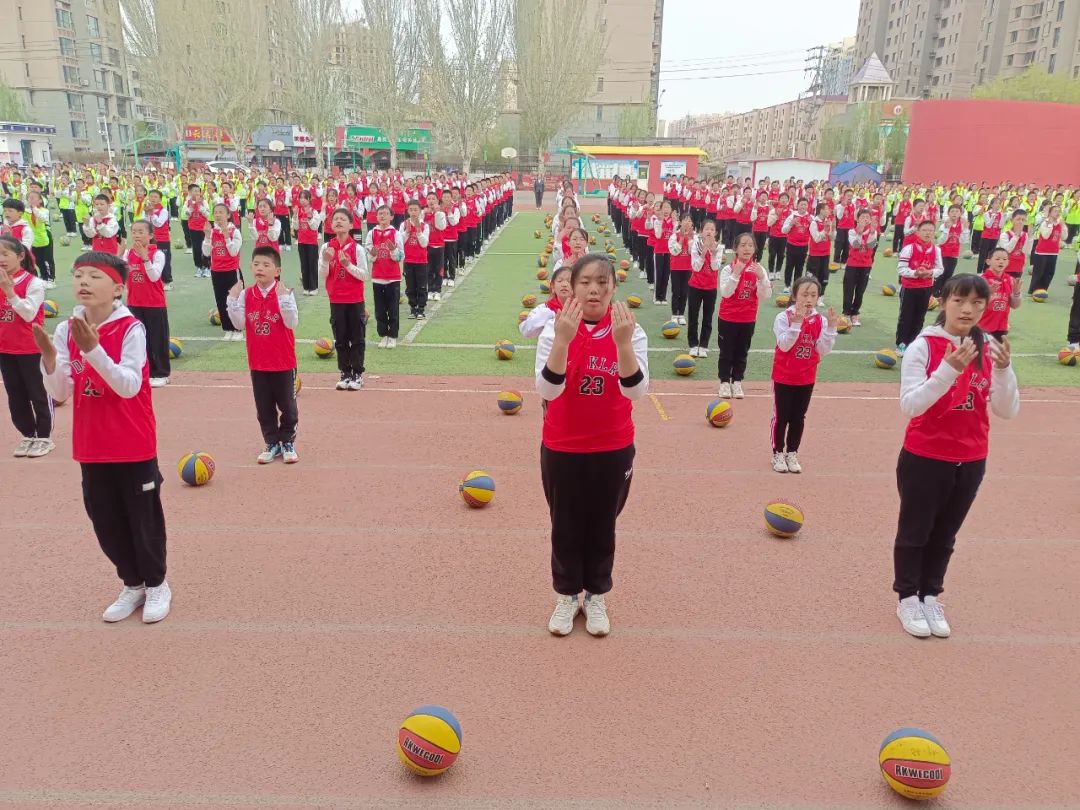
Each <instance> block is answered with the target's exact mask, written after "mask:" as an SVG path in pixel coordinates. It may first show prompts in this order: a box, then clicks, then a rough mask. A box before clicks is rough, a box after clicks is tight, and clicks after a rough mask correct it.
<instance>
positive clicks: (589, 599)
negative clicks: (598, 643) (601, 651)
mask: <svg viewBox="0 0 1080 810" xmlns="http://www.w3.org/2000/svg"><path fill="white" fill-rule="evenodd" d="M584 611H585V629H586V630H587V631H588V633H589V635H590V636H606V635H607V634H608V633H610V632H611V622H610V621H608V615H607V603H606V602H604V595H603V594H599V593H594V594H589V595H588V596H586V597H585V607H584Z"/></svg>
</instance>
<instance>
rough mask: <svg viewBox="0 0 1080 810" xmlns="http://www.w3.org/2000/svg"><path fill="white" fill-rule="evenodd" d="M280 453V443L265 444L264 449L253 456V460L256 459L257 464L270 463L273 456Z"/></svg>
mask: <svg viewBox="0 0 1080 810" xmlns="http://www.w3.org/2000/svg"><path fill="white" fill-rule="evenodd" d="M280 455H281V445H279V444H268V445H266V449H265V450H263V451H262V452H261V453H259V455H258V456H257V457H256V458H255V461H257V462H258V463H259V464H270V463H271V462H272V461H273V460H274V459H275V458H277V457H278V456H280Z"/></svg>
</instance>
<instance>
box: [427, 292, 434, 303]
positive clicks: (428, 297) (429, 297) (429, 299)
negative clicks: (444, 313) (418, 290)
mask: <svg viewBox="0 0 1080 810" xmlns="http://www.w3.org/2000/svg"><path fill="white" fill-rule="evenodd" d="M427 300H428V301H434V300H435V293H433V292H429V293H428V294H427Z"/></svg>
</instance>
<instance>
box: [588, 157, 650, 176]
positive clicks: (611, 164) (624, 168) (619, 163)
mask: <svg viewBox="0 0 1080 810" xmlns="http://www.w3.org/2000/svg"><path fill="white" fill-rule="evenodd" d="M637 174H638V162H637V161H636V160H596V159H594V158H589V159H587V160H585V176H586V177H593V178H595V179H597V180H610V179H612V178H613V177H616V176H619V177H626V176H628V175H629V176H631V177H637Z"/></svg>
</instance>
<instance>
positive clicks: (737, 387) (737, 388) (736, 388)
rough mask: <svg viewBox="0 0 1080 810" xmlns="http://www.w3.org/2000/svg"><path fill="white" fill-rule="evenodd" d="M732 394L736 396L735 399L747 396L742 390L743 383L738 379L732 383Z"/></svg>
mask: <svg viewBox="0 0 1080 810" xmlns="http://www.w3.org/2000/svg"><path fill="white" fill-rule="evenodd" d="M731 395H732V396H733V397H735V399H742V398H743V397H744V396H745V394H744V393H743V390H742V383H741V382H739V381H738V380H736V381H735V382H733V383H732V384H731Z"/></svg>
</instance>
